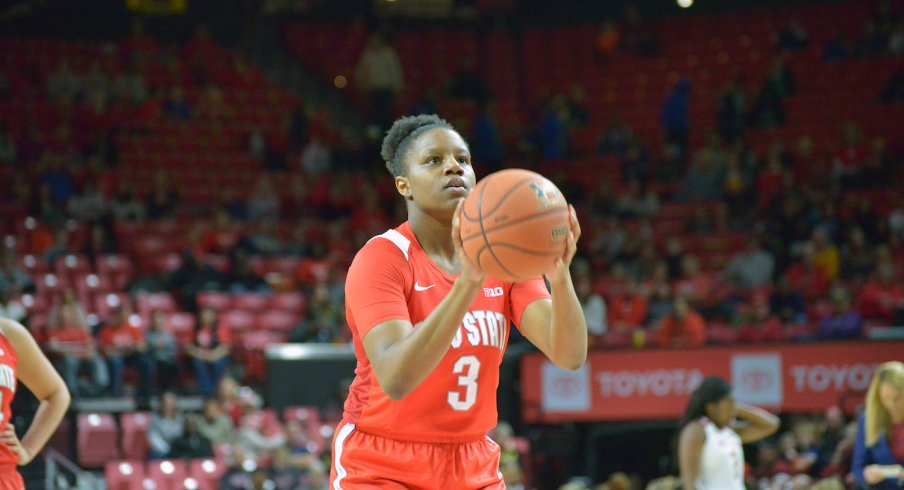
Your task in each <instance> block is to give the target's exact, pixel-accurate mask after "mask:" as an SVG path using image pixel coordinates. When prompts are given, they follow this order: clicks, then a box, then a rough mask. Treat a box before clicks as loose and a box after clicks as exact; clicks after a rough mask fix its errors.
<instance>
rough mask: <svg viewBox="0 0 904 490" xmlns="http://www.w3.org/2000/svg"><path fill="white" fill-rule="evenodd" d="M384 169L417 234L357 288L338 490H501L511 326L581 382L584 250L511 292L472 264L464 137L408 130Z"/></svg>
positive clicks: (376, 259)
mask: <svg viewBox="0 0 904 490" xmlns="http://www.w3.org/2000/svg"><path fill="white" fill-rule="evenodd" d="M382 156H383V159H384V160H385V161H386V166H387V168H388V169H389V171H390V172H391V173H392V175H393V177H394V182H395V188H396V190H397V191H398V193H399V194H400V195H401V196H402V197H403V198H404V199H405V203H406V205H407V208H408V221H406V222H405V223H403V224H402V225H401V226H399V227H397V228H395V229H392V230H389V231H387V232H386V233H383V234H382V235H379V236H377V237H374V238H373V239H371V240H370V241H369V242H368V243H367V244H366V245H364V247H362V248H361V250H360V251H359V252H358V254H357V256H356V257H355V259H354V262H353V263H352V265H351V267H350V268H349V271H348V277H347V279H346V286H345V287H346V313H347V318H348V323H349V326H350V328H351V331H352V337H353V343H354V348H355V355H356V357H357V359H358V365H357V368H356V370H355V375H356V376H355V379H354V381H353V382H352V385H351V387H350V389H349V395H348V399H347V400H346V402H345V410H344V414H343V420H342V422H340V424H339V426H338V428H337V430H336V433H335V435H334V438H333V465H332V469H331V472H330V483H331V488H332V489H346V490H348V489H363V488H368V489H371V488H397V489H413V488H417V489H440V488H443V489H445V488H454V489H456V490H466V489H478V488H481V489H483V488H487V489H497V488H505V486H504V483H503V481H502V476H501V474H500V473H499V454H500V449H499V446H498V445H497V444H496V443H495V442H493V441H492V440H491V439H490V438H489V437H487V435H486V434H487V431H489V430H490V429H491V428H492V427H493V426H495V425H496V417H497V415H496V388H497V386H498V384H499V365H500V363H501V362H502V354H503V352H504V351H505V347H506V343H507V341H508V337H509V322H510V321H511V322H514V323H515V325H517V326H518V328H519V329H520V331H521V332H522V334H524V336H525V337H526V338H527V339H529V340H530V341H531V342H533V343H534V344H535V345H536V346H537V347H539V349H540V350H541V351H543V352H544V353H545V354H546V355H547V356H548V357H549V358H550V359H551V360H552V362H554V363H555V364H556V365H558V366H561V367H564V368H567V369H578V368H579V367H580V366H582V365H583V364H584V361H585V360H586V357H587V326H586V323H585V321H584V316H583V313H582V309H581V304H580V302H579V301H578V298H577V296H576V295H575V291H574V287H573V285H572V282H571V276H570V274H569V271H568V267H569V264H570V262H571V259H572V257H573V256H574V253H575V244H576V242H577V240H578V238H579V237H580V227H579V226H578V221H577V218H576V215H575V213H574V209H571V218H570V228H571V230H570V232H569V236H568V239H567V250H566V252H565V253H564V255H563V256H562V257H561V258H560V259H557V261H556V263H555V264H554V266H553V267H552V268H551V269H550V270H549V271H547V272H546V274H545V275H546V279H547V280H548V281H549V282H550V284H551V289H552V295H550V294H549V292H548V291H547V289H546V286H545V285H544V282H543V278H542V277H539V276H538V277H536V278H534V279H532V280H529V281H526V282H522V283H504V282H501V281H499V280H496V279H494V278H492V277H488V276H486V275H485V274H484V273H483V272H482V271H481V270H480V269H478V268H477V266H475V265H474V264H473V263H471V262H470V261H469V260H468V259H467V257H466V255H465V254H464V252H463V251H462V245H461V239H460V237H459V221H458V219H459V218H458V216H459V214H460V212H461V203H462V201H463V200H464V198H465V196H467V195H468V192H469V190H470V189H472V188H473V187H474V185H475V183H476V177H475V175H474V168H473V167H472V166H471V154H470V152H469V150H468V145H467V143H466V142H465V141H464V140H463V139H462V137H461V135H459V134H458V132H456V131H455V129H453V128H452V126H450V125H449V124H448V123H447V122H445V121H443V120H442V119H440V118H438V117H436V116H415V117H404V118H402V119H399V120H397V121H396V122H395V123H394V124H393V126H392V128H391V129H390V130H389V131H388V133H387V135H386V138H385V139H384V140H383V150H382Z"/></svg>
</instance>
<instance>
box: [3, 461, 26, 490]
mask: <svg viewBox="0 0 904 490" xmlns="http://www.w3.org/2000/svg"><path fill="white" fill-rule="evenodd" d="M24 489H25V482H24V481H22V475H20V474H19V471H18V470H17V469H16V465H15V464H0V490H24Z"/></svg>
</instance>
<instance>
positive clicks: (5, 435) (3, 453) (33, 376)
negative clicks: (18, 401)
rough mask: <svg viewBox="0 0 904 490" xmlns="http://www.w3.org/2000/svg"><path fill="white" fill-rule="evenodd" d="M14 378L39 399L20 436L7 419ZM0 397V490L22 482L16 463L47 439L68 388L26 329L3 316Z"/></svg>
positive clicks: (64, 407) (11, 489) (21, 463)
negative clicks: (0, 410) (33, 416)
mask: <svg viewBox="0 0 904 490" xmlns="http://www.w3.org/2000/svg"><path fill="white" fill-rule="evenodd" d="M17 379H18V380H20V381H22V383H24V384H25V386H27V387H28V389H29V390H31V392H32V393H34V395H35V397H37V399H38V400H40V401H41V405H40V407H38V412H37V413H36V414H35V418H34V420H33V421H32V423H31V427H29V428H28V431H27V432H25V436H24V437H23V438H22V439H21V440H20V439H19V438H18V436H16V430H15V427H13V424H12V423H10V422H11V420H12V414H11V413H10V408H9V407H10V404H11V403H12V400H13V396H15V394H16V380H17ZM0 397H2V400H0V405H2V409H3V411H2V414H0V417H2V418H3V419H2V420H0V427H2V431H0V442H2V444H0V490H21V489H24V488H25V484H24V483H23V481H22V477H21V476H20V475H19V473H18V472H17V471H16V465H19V466H25V465H26V464H28V463H30V462H31V460H32V459H34V458H35V456H37V455H38V453H39V452H40V451H41V448H43V447H44V444H45V443H47V440H48V439H50V436H51V434H53V431H55V430H56V428H57V426H58V425H59V424H60V420H62V419H63V415H65V414H66V410H67V409H68V408H69V390H67V389H66V384H65V383H64V382H63V378H61V377H60V375H59V374H57V372H56V370H55V369H53V366H51V365H50V361H48V360H47V357H45V356H44V353H43V352H41V349H40V348H38V344H37V343H35V341H34V339H33V338H32V337H31V334H29V333H28V330H26V329H25V327H23V326H22V325H20V324H19V323H17V322H14V321H12V320H9V319H6V318H0Z"/></svg>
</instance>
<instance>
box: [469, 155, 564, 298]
mask: <svg viewBox="0 0 904 490" xmlns="http://www.w3.org/2000/svg"><path fill="white" fill-rule="evenodd" d="M568 215H569V211H568V203H567V202H566V201H565V197H564V196H563V195H562V193H561V192H560V191H559V189H558V188H557V187H556V186H555V184H553V183H552V182H550V181H549V179H547V178H546V177H543V176H542V175H540V174H538V173H536V172H531V171H530V170H523V169H507V170H501V171H499V172H495V173H492V174H490V175H487V176H486V177H484V178H483V179H482V180H481V181H480V182H478V183H477V185H476V186H475V187H474V189H473V190H472V191H471V193H470V194H468V197H467V198H466V199H465V202H464V206H463V209H462V216H461V230H460V231H461V241H462V245H463V247H464V251H465V254H467V256H468V258H469V259H471V261H472V262H474V263H475V264H477V265H478V266H479V267H480V268H481V269H482V270H483V271H484V272H486V273H487V274H489V275H491V276H493V277H495V278H496V279H500V280H502V281H508V282H521V281H525V280H527V279H530V278H533V277H536V276H538V275H540V274H542V273H543V272H545V271H547V270H549V268H550V267H551V266H552V264H553V263H554V262H555V261H556V259H558V258H559V257H561V256H562V255H564V253H565V247H566V238H567V237H568V228H569V225H568V221H569V219H568Z"/></svg>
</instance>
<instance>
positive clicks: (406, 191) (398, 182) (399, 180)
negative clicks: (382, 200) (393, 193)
mask: <svg viewBox="0 0 904 490" xmlns="http://www.w3.org/2000/svg"><path fill="white" fill-rule="evenodd" d="M395 187H396V190H397V191H399V194H401V195H402V196H403V197H404V198H405V199H408V200H409V201H411V200H414V195H413V194H412V193H411V186H410V185H408V178H407V177H404V176H402V175H399V176H397V177H396V178H395Z"/></svg>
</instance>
